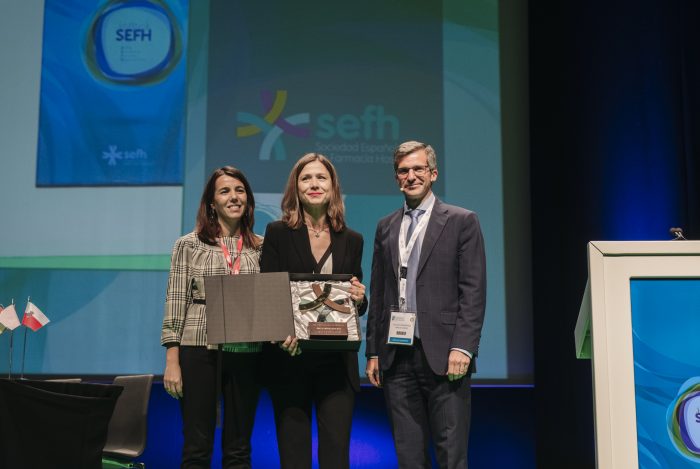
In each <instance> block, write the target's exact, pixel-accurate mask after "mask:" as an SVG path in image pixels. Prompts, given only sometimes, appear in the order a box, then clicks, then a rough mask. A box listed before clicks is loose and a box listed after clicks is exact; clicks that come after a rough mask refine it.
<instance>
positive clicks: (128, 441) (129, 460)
mask: <svg viewBox="0 0 700 469" xmlns="http://www.w3.org/2000/svg"><path fill="white" fill-rule="evenodd" d="M112 384H113V385H115V386H122V387H123V391H122V394H121V396H120V397H119V399H118V400H117V405H116V406H115V408H114V413H113V414H112V419H111V420H110V421H109V430H108V433H107V443H106V444H105V447H104V450H103V451H102V467H103V468H112V467H141V468H142V467H144V465H143V464H140V463H136V462H134V460H135V459H136V458H138V457H139V456H141V454H142V453H143V451H144V449H146V434H147V430H148V401H149V400H150V397H151V385H152V384H153V375H132V376H117V377H116V378H114V381H113V383H112Z"/></svg>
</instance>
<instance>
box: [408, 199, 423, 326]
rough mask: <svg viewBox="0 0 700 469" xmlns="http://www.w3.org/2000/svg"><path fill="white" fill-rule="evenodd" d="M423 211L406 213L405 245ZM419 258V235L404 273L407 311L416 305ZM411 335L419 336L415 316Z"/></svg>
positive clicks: (414, 308) (413, 308)
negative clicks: (407, 217) (408, 217)
mask: <svg viewBox="0 0 700 469" xmlns="http://www.w3.org/2000/svg"><path fill="white" fill-rule="evenodd" d="M424 213H425V210H418V209H414V210H409V211H408V212H406V215H408V216H410V217H411V224H410V225H409V227H408V230H407V231H406V245H408V241H409V240H410V239H411V235H412V234H413V231H414V230H415V229H416V226H417V225H418V222H419V221H420V217H421V216H422V215H423V214H424ZM419 260H420V235H419V236H418V239H416V242H415V243H414V244H413V249H411V253H410V254H409V256H408V265H407V267H408V272H407V273H406V308H407V310H408V311H416V310H417V307H418V305H417V304H416V273H417V272H416V271H417V270H418V261H419ZM413 335H415V336H416V337H420V334H419V333H418V318H417V317H416V327H415V329H414V331H413Z"/></svg>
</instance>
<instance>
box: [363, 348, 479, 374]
mask: <svg viewBox="0 0 700 469" xmlns="http://www.w3.org/2000/svg"><path fill="white" fill-rule="evenodd" d="M471 361H472V360H471V358H469V355H467V354H466V353H462V352H460V351H459V350H450V356H449V357H448V358H447V379H449V380H450V381H455V380H458V379H460V378H463V377H464V376H465V375H466V374H467V370H468V369H469V364H470V363H471ZM368 363H369V362H368Z"/></svg>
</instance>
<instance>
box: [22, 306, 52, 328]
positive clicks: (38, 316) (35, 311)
mask: <svg viewBox="0 0 700 469" xmlns="http://www.w3.org/2000/svg"><path fill="white" fill-rule="evenodd" d="M48 323H49V318H47V317H46V315H45V314H44V313H42V312H41V310H40V309H39V308H37V307H36V305H35V304H34V303H32V302H31V301H28V302H27V308H26V309H25V310H24V317H23V318H22V325H23V326H27V327H28V328H30V329H31V330H32V331H34V332H36V331H38V330H39V329H41V328H42V327H44V326H45V325H47V324H48Z"/></svg>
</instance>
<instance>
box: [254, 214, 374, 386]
mask: <svg viewBox="0 0 700 469" xmlns="http://www.w3.org/2000/svg"><path fill="white" fill-rule="evenodd" d="M330 234H331V253H332V254H333V273H334V274H353V275H355V277H357V278H358V279H359V280H360V281H362V265H361V264H362V248H363V244H364V241H363V239H362V235H361V234H360V233H358V232H356V231H353V230H351V229H349V228H346V229H345V230H343V231H340V232H335V231H333V230H330ZM315 265H316V261H315V259H314V256H313V254H312V253H311V243H310V242H309V231H308V229H307V228H306V226H305V225H302V226H301V228H297V229H292V228H289V227H288V226H287V224H286V223H284V222H282V221H275V222H272V223H270V224H268V225H267V228H266V230H265V241H264V243H263V249H262V254H261V256H260V272H290V273H311V272H313V270H314V266H315ZM366 310H367V300H366V299H365V301H363V302H362V305H361V306H360V309H359V311H358V312H359V313H360V315H362V314H364V313H365V311H366ZM339 353H340V354H341V355H342V357H343V362H344V363H345V368H346V371H347V376H348V380H349V381H350V383H351V384H352V387H353V389H355V391H359V390H360V377H359V368H358V366H357V353H355V352H339Z"/></svg>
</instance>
